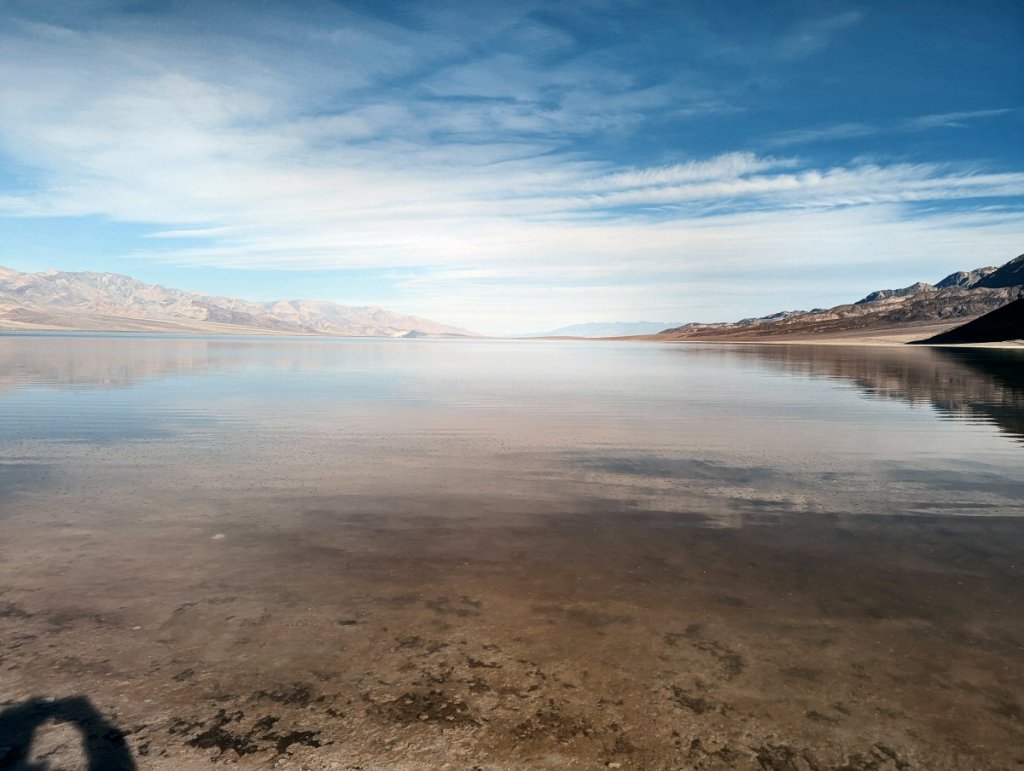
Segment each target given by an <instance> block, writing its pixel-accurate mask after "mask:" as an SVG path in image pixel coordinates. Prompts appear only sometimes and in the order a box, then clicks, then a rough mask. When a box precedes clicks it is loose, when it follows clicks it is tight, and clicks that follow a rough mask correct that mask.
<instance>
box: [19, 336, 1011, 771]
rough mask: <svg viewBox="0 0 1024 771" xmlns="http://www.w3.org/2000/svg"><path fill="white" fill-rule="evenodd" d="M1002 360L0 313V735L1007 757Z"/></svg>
mask: <svg viewBox="0 0 1024 771" xmlns="http://www.w3.org/2000/svg"><path fill="white" fill-rule="evenodd" d="M1022 365H1024V357H1022V356H1021V355H1020V354H1019V353H1016V352H1007V351H987V352H986V351H974V352H967V353H963V352H944V351H941V350H922V349H915V350H913V351H902V350H895V351H894V350H889V349H884V350H877V349H835V348H828V349H825V348H817V347H811V346H793V347H789V346H723V347H712V346H672V345H641V344H621V345H618V344H588V343H554V342H551V343H533V342H520V341H508V342H502V341H477V342H472V341H471V342H461V341H423V340H417V341H317V340H309V339H294V340H288V339H286V340H282V339H273V340H271V339H248V340H247V339H238V338H224V339H221V338H189V337H177V338H175V337H160V336H142V335H139V336H116V335H110V336H86V335H9V336H0V768H50V769H58V768H59V769H73V768H86V767H87V765H86V761H85V759H84V755H85V754H89V753H92V755H93V759H94V761H95V760H96V759H97V758H100V759H101V760H102V762H103V763H104V764H105V765H104V766H98V767H110V768H139V769H146V768H154V769H192V768H211V767H219V766H225V767H233V768H254V769H255V768H295V769H347V770H352V771H355V770H356V769H359V770H362V771H370V770H374V771H376V770H377V769H381V770H383V769H417V770H419V769H437V768H451V769H465V771H471V770H475V769H479V770H480V771H487V770H490V771H499V770H502V771H505V770H512V769H544V768H547V769H562V768H579V769H591V768H593V769H602V768H622V769H652V770H653V769H659V770H660V769H751V771H755V770H757V771H760V770H763V769H769V770H775V771H825V770H830V771H839V770H840V769H842V770H844V771H853V770H857V771H890V770H892V771H903V770H904V769H1015V768H1021V767H1024V612H1022V608H1021V599H1022V595H1024V592H1022V582H1021V569H1020V568H1021V555H1022V554H1024V519H1022V518H1021V517H1022V514H1024V511H1022V505H1024V504H1022V500H1024V463H1022V462H1021V461H1022V460H1024V444H1022V438H1024V384H1022V382H1021V376H1022V373H1024V366H1022Z"/></svg>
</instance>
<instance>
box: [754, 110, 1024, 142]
mask: <svg viewBox="0 0 1024 771" xmlns="http://www.w3.org/2000/svg"><path fill="white" fill-rule="evenodd" d="M1014 112H1016V111H1015V110H1014V109H1013V108H1009V107H1002V108H999V109H992V110H963V111H959V112H943V113H935V114H933V115H918V116H916V117H913V118H904V119H902V120H896V121H890V122H887V123H834V124H831V125H827V126H814V127H809V128H801V129H795V130H793V131H785V132H782V133H780V134H776V135H775V136H773V137H770V138H769V139H768V140H767V142H766V144H767V145H768V146H769V147H785V146H787V145H800V144H807V143H810V142H830V141H838V140H845V139H859V138H862V137H869V136H877V135H879V134H907V133H914V132H919V131H929V130H931V129H939V128H946V129H948V128H966V127H967V126H968V125H969V124H970V123H971V122H972V121H976V120H984V119H986V118H996V117H1001V116H1005V115H1010V114H1012V113H1014Z"/></svg>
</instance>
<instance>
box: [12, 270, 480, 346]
mask: <svg viewBox="0 0 1024 771" xmlns="http://www.w3.org/2000/svg"><path fill="white" fill-rule="evenodd" d="M0 329H81V330H128V331H135V330H137V331H207V332H238V331H242V332H254V331H255V332H259V331H272V332H281V333H303V334H322V335H338V336H359V337H403V336H412V337H421V336H433V337H438V336H459V337H463V336H473V335H474V333H472V332H469V331H468V330H465V329H460V328H458V327H452V326H448V325H446V324H439V323H438V322H436V321H431V320H430V319H424V318H419V317H417V316H404V315H401V314H398V313H392V312H391V311H386V310H384V309H382V308H376V307H350V306H346V305H338V304H336V303H332V302H326V301H317V300H278V301H274V302H264V303H258V302H249V301H247V300H239V299H236V298H232V297H214V296H209V295H203V294H197V293H194V292H183V291H181V290H178V289H167V288H166V287H162V286H156V285H153V284H144V283H143V282H141V281H137V280H136V279H134V278H130V277H128V276H122V275H118V274H116V273H64V272H60V271H55V270H51V271H46V272H45V273H19V272H18V271H15V270H11V269H9V268H3V267H0Z"/></svg>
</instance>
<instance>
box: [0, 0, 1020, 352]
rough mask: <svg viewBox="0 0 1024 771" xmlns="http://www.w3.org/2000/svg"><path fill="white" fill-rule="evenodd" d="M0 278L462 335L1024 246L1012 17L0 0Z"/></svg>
mask: <svg viewBox="0 0 1024 771" xmlns="http://www.w3.org/2000/svg"><path fill="white" fill-rule="evenodd" d="M0 56H2V61H3V63H4V66H3V68H2V69H0V116H2V118H0V236H2V238H0V264H4V265H7V266H9V267H14V268H17V269H19V270H44V269H48V268H58V269H64V270H109V271H114V272H121V273H128V274H131V275H134V276H136V277H139V278H141V279H143V280H146V281H154V282H159V283H164V284H167V285H172V286H178V287H181V288H184V289H193V290H198V291H205V292H210V293H219V294H230V295H236V296H243V297H249V298H253V299H271V298H274V297H279V296H301V297H310V298H320V299H331V300H336V301H338V302H343V303H349V304H379V305H382V306H384V307H388V308H391V309H395V310H400V311H404V312H409V313H418V314H421V315H426V316H429V317H432V318H436V319H438V320H441V321H446V322H450V323H455V324H459V325H462V326H467V327H471V328H474V329H477V330H479V331H482V332H490V333H500V332H518V331H526V330H535V329H543V328H553V327H557V326H561V325H564V324H571V323H577V322H584V321H588V320H616V319H619V320H633V319H654V320H665V321H695V320H704V321H708V320H725V319H733V318H739V317H743V316H750V315H755V314H760V313H769V312H773V311H776V310H780V309H786V308H798V307H813V306H823V305H832V304H836V303H839V302H843V301H847V300H852V299H856V298H858V297H860V296H862V295H863V294H866V293H867V292H868V291H870V290H873V289H876V288H880V287H886V286H898V285H904V284H909V283H912V282H914V281H916V280H919V279H925V280H933V281H934V280H937V279H938V278H941V277H942V276H943V275H945V274H946V273H949V272H952V271H953V270H957V269H962V268H972V267H978V266H980V265H985V264H994V263H1002V262H1005V261H1006V260H1008V259H1010V258H1012V257H1014V256H1016V255H1017V254H1019V253H1020V252H1022V251H1024V142H1022V137H1024V5H1022V4H1020V3H1018V2H994V1H991V2H987V1H986V0H980V1H978V0H976V1H974V2H970V3H965V2H961V1H959V0H958V1H957V2H941V1H933V2H916V1H914V0H906V1H905V2H861V3H848V2H827V0H826V1H818V2H749V3H747V2H701V1H695V2H665V3H648V2H603V1H597V0H595V1H594V2H575V3H543V2H515V1H514V0H513V1H511V2H509V1H506V2H494V3H485V2H473V3H469V2H449V3H443V2H441V3H437V2H432V3H412V2H409V3H407V2H386V1H385V2H381V1H380V0H378V1H376V2H370V1H369V0H364V1H362V2H326V1H325V2H292V3H283V2H273V0H268V1H267V2H261V3H251V2H237V3H234V2H208V3H185V2H123V3H113V2H100V1H99V0H97V1H94V2H88V1H85V2H78V3H68V2H59V3H58V2H53V3H50V2H46V1H45V0H32V1H31V2H17V1H14V2H12V1H10V0H8V1H7V2H0Z"/></svg>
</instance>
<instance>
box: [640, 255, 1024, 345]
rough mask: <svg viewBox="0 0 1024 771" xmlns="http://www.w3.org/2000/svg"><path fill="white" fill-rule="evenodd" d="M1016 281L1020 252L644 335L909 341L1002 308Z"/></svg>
mask: <svg viewBox="0 0 1024 771" xmlns="http://www.w3.org/2000/svg"><path fill="white" fill-rule="evenodd" d="M1022 286H1024V255H1021V256H1019V257H1017V258H1015V259H1013V260H1010V261H1009V262H1008V263H1006V264H1005V265H1003V266H1001V267H999V268H995V267H987V268H977V269H975V270H971V271H959V272H957V273H953V274H951V275H949V276H946V277H945V278H943V279H942V280H941V281H939V282H938V283H936V284H927V283H923V282H919V283H917V284H913V285H911V286H908V287H904V288H902V289H883V290H879V291H877V292H872V293H871V294H869V295H867V296H866V297H864V298H863V299H861V300H858V301H857V302H854V303H849V304H846V305H837V306H836V307H834V308H816V309H814V310H811V311H783V312H781V313H775V314H772V315H770V316H763V317H760V318H751V319H743V320H741V321H737V322H729V323H711V324H701V323H694V324H684V325H683V326H680V327H674V328H672V329H666V330H664V331H662V332H659V333H658V334H657V335H653V336H651V337H650V338H649V339H655V340H706V341H715V340H718V341H735V342H744V341H749V342H756V341H759V340H766V341H768V340H786V339H791V340H793V341H794V342H796V341H806V340H817V339H828V340H842V339H843V338H849V339H859V338H863V337H865V336H877V337H879V338H887V339H891V340H892V341H893V342H896V341H899V342H910V341H912V340H916V339H920V338H927V337H930V336H934V335H937V334H942V333H944V332H947V331H948V330H950V329H953V328H955V327H958V326H960V325H961V324H964V323H965V322H969V321H973V320H974V319H977V318H979V317H981V316H984V315H985V314H988V313H990V312H992V311H995V310H996V309H999V308H1002V307H1004V306H1006V305H1008V304H1010V303H1012V302H1014V301H1015V300H1016V299H1017V296H1018V293H1019V292H1020V288H1021V287H1022ZM1005 329H1009V327H1005ZM1001 339H1003V340H1005V339H1013V338H1001ZM928 342H932V341H931V340H929V341H928Z"/></svg>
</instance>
